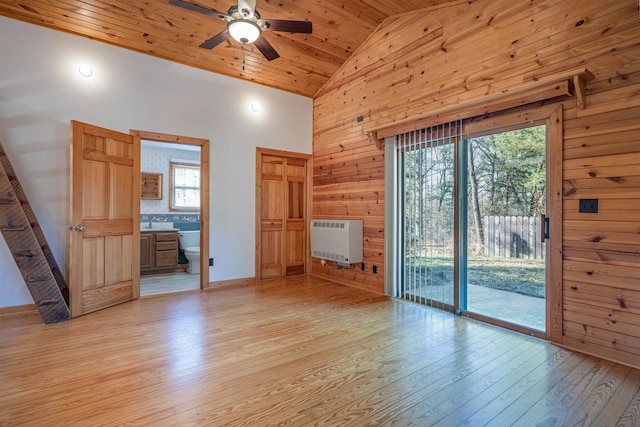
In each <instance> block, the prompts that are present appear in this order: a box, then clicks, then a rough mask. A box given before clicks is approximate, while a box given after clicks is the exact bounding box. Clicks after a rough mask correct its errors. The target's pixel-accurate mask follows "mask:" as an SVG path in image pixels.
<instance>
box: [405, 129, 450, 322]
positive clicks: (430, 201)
mask: <svg viewBox="0 0 640 427" xmlns="http://www.w3.org/2000/svg"><path fill="white" fill-rule="evenodd" d="M460 129H461V123H459V122H452V123H446V124H442V125H437V126H432V127H429V128H425V129H421V130H415V131H411V132H407V133H404V134H401V135H398V136H396V147H395V149H396V158H397V161H398V177H397V178H398V179H397V185H398V188H397V195H398V200H397V202H398V203H397V207H398V212H397V215H398V219H399V221H398V236H399V242H398V243H399V251H398V257H399V259H398V266H399V270H400V274H399V277H398V279H399V280H398V284H397V286H398V289H396V295H398V296H399V297H400V298H402V299H406V300H409V301H414V302H419V303H422V304H427V305H431V306H436V307H440V308H444V309H449V310H452V309H453V306H454V253H455V245H456V244H455V239H454V230H455V227H454V218H455V208H456V206H455V200H456V189H455V185H454V184H455V176H456V167H455V164H456V156H455V148H456V143H457V142H458V141H460Z"/></svg>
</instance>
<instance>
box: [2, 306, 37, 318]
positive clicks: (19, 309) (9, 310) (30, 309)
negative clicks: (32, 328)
mask: <svg viewBox="0 0 640 427" xmlns="http://www.w3.org/2000/svg"><path fill="white" fill-rule="evenodd" d="M37 312H38V308H37V307H36V305H35V304H25V305H14V306H12V307H0V316H11V315H14V314H25V313H37Z"/></svg>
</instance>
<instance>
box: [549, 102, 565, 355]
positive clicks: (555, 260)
mask: <svg viewBox="0 0 640 427" xmlns="http://www.w3.org/2000/svg"><path fill="white" fill-rule="evenodd" d="M546 126H547V214H546V216H547V217H548V218H549V221H550V232H549V233H550V234H549V239H548V240H547V268H546V276H547V277H546V282H547V286H546V292H547V295H546V306H547V322H546V323H547V334H546V339H548V340H550V341H552V342H555V343H561V342H562V330H563V316H562V167H563V165H562V143H563V132H562V129H563V125H562V104H560V105H559V106H557V108H556V110H555V111H554V112H553V113H552V114H551V115H550V116H549V117H548V118H547V120H546Z"/></svg>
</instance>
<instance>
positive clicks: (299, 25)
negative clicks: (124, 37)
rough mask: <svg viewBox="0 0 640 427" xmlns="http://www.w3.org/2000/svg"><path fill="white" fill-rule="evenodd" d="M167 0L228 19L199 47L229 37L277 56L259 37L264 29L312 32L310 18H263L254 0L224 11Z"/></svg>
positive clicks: (208, 46) (241, 0)
mask: <svg viewBox="0 0 640 427" xmlns="http://www.w3.org/2000/svg"><path fill="white" fill-rule="evenodd" d="M169 4H172V5H174V6H178V7H181V8H183V9H187V10H191V11H193V12H198V13H202V14H204V15H208V16H213V17H214V18H218V19H221V20H223V21H225V22H226V23H227V29H226V30H224V31H222V32H221V33H218V34H216V35H215V36H213V37H211V38H210V39H209V40H206V41H204V42H203V43H202V44H201V45H200V47H201V48H203V49H213V48H214V47H216V46H218V45H219V44H220V43H222V42H224V41H226V40H228V39H229V37H231V38H232V39H234V40H236V41H237V42H240V43H242V44H249V43H253V44H255V46H256V47H257V48H258V50H259V51H260V53H262V55H263V56H264V57H265V58H266V59H267V60H268V61H273V60H274V59H276V58H279V57H280V55H278V52H276V50H275V49H274V48H273V46H271V43H269V41H268V40H267V39H266V38H264V37H262V32H263V31H282V32H286V33H303V34H311V31H312V24H311V22H310V21H290V20H284V19H262V18H261V17H260V13H258V11H257V10H256V0H238V5H237V6H236V5H233V6H231V7H230V8H229V10H228V11H227V13H226V14H224V13H222V12H218V11H217V10H215V9H210V8H208V7H204V6H199V5H197V4H194V3H189V2H186V1H184V0H169Z"/></svg>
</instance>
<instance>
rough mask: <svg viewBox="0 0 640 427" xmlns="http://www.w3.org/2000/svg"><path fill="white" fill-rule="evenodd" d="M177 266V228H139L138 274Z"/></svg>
mask: <svg viewBox="0 0 640 427" xmlns="http://www.w3.org/2000/svg"><path fill="white" fill-rule="evenodd" d="M177 268H178V230H140V275H143V276H144V275H148V274H159V273H173V272H174V271H175V270H176V269H177Z"/></svg>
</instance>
